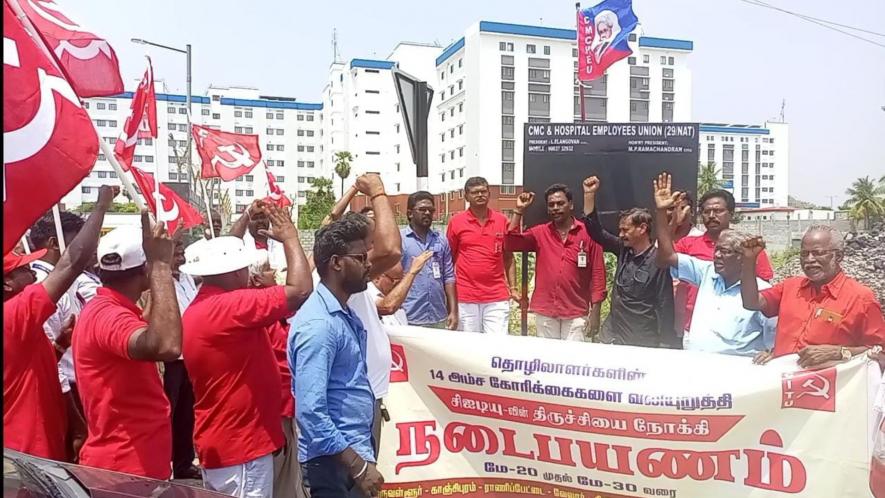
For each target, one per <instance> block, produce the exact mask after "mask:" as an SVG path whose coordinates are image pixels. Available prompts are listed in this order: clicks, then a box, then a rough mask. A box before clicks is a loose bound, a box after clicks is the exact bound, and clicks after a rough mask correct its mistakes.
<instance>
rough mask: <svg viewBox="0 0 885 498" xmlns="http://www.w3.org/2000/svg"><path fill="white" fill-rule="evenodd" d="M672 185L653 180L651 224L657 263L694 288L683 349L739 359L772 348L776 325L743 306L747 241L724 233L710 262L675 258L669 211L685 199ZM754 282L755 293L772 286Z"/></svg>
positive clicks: (673, 218)
mask: <svg viewBox="0 0 885 498" xmlns="http://www.w3.org/2000/svg"><path fill="white" fill-rule="evenodd" d="M670 186H671V179H670V175H669V174H667V173H662V174H661V175H660V176H658V179H657V180H655V193H654V194H655V195H654V197H655V205H656V207H657V212H656V215H655V216H656V219H655V222H656V225H657V226H658V227H660V228H659V229H658V230H657V237H658V252H657V258H656V263H657V265H658V267H660V268H670V273H671V274H672V275H673V278H677V279H679V280H682V281H686V282H688V283H690V284H692V285H695V286H697V287H698V294H697V296H698V297H697V304H696V305H695V310H694V313H695V316H696V319H695V320H693V321H692V323H691V329H690V333H689V334H686V336H685V339H684V343H683V348H684V349H689V350H694V351H707V352H710V353H721V354H731V355H738V356H755V355H756V354H758V353H760V352H762V351H766V350H769V349H771V346H772V344H773V341H774V328H775V324H776V320H774V319H771V318H768V317H766V316H765V315H763V314H762V313H761V312H760V311H754V310H747V309H744V307H743V303H742V301H741V285H742V281H741V262H742V259H741V255H742V250H741V244H742V243H743V241H745V240H747V239H749V238H750V237H749V236H748V235H746V234H743V233H741V232H738V231H735V230H723V231H722V233H721V234H719V237H718V238H717V240H716V245H715V248H714V249H713V261H704V260H702V259H699V258H696V257H693V256H689V255H687V254H680V253H677V252H676V249H675V247H674V245H673V233H674V230H673V229H674V228H676V227H675V224H676V222H677V220H678V219H679V216H669V215H668V213H667V211H668V210H670V209H672V208H673V207H674V206H676V205H677V204H679V202H680V200H681V198H682V197H683V196H684V195H685V194H684V193H680V192H675V193H674V192H672V191H671V189H670ZM687 207H688V206H682V207H681V209H686V208H687ZM668 223H669V226H668ZM753 280H754V283H755V284H756V286H757V287H758V288H761V289H767V288H768V287H771V286H770V285H769V284H768V283H767V282H765V281H764V280H762V279H760V278H758V277H755V276H754V277H753Z"/></svg>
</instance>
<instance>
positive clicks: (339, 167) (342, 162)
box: [335, 150, 353, 197]
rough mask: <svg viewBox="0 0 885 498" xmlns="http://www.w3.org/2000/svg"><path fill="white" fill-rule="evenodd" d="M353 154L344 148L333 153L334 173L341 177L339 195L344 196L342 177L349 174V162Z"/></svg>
mask: <svg viewBox="0 0 885 498" xmlns="http://www.w3.org/2000/svg"><path fill="white" fill-rule="evenodd" d="M351 161H353V156H351V155H350V152H347V151H346V150H344V151H341V152H336V153H335V174H336V175H338V177H339V178H341V197H344V179H345V178H347V177H348V176H350V162H351Z"/></svg>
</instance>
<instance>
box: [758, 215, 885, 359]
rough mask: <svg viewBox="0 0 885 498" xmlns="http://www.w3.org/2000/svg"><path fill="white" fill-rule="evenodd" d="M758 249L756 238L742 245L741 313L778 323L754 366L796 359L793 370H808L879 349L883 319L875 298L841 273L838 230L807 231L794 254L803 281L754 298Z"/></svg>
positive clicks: (842, 246) (883, 342) (795, 279)
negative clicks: (756, 314) (768, 346)
mask: <svg viewBox="0 0 885 498" xmlns="http://www.w3.org/2000/svg"><path fill="white" fill-rule="evenodd" d="M764 248H765V242H763V241H762V238H761V237H754V238H752V239H749V240H747V241H746V242H744V244H743V252H744V254H743V268H742V271H743V274H742V276H741V278H742V282H743V285H742V287H741V298H742V299H743V302H744V308H746V309H748V310H761V311H762V313H763V314H764V315H765V316H768V317H772V316H777V317H778V323H777V332H776V333H775V337H774V350H773V351H771V352H767V351H766V352H762V353H760V354H759V355H758V356H757V357H756V360H755V361H756V363H762V364H764V363H767V362H768V361H769V360H770V359H771V358H772V357H777V356H784V355H788V354H792V353H798V354H799V366H800V367H802V368H812V367H816V366H819V365H822V364H824V363H827V362H830V361H839V360H848V359H851V358H852V357H853V356H857V355H859V354H861V353H863V352H864V351H866V350H867V349H870V348H871V347H874V346H883V345H885V319H883V317H882V307H881V306H880V305H879V302H878V301H877V300H876V296H875V295H874V294H873V291H871V290H870V289H869V288H868V287H866V286H864V285H863V284H861V283H859V282H858V281H856V280H854V279H853V278H850V277H848V276H847V275H845V273H844V272H843V271H842V267H841V263H842V258H843V257H844V251H845V240H844V239H843V238H842V234H841V233H839V231H838V230H836V229H835V228H832V227H829V226H826V225H816V226H812V227H809V228H808V230H807V231H806V232H805V236H804V237H802V246H801V249H800V253H799V261H800V264H801V265H802V271H803V273H805V276H804V277H791V278H788V279H786V280H784V281H783V282H781V283H779V284H777V285H775V286H774V287H772V288H770V289H765V290H763V291H762V292H759V290H758V288H757V286H756V281H755V279H754V278H753V277H754V276H755V274H756V259H757V257H758V256H759V254H761V253H762V250H763V249H764Z"/></svg>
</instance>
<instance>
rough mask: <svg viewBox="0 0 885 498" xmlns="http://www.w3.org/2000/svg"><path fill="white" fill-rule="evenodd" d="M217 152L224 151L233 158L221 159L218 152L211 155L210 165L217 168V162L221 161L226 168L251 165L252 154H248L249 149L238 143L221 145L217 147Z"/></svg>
mask: <svg viewBox="0 0 885 498" xmlns="http://www.w3.org/2000/svg"><path fill="white" fill-rule="evenodd" d="M218 152H224V153H226V154H227V155H228V156H230V157H232V158H233V160H231V161H227V160H225V159H222V158H221V157H220V156H219V155H218V154H215V155H214V156H212V166H213V167H215V168H217V167H218V163H221V164H222V165H223V166H224V167H225V168H228V169H236V168H239V167H242V166H251V165H252V163H253V161H252V156H251V155H249V151H248V150H246V148H245V147H243V146H242V145H240V144H237V143H235V144H231V145H221V146H219V147H218Z"/></svg>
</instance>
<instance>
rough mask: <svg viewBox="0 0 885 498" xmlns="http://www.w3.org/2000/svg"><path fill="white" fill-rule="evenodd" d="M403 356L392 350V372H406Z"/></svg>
mask: <svg viewBox="0 0 885 498" xmlns="http://www.w3.org/2000/svg"><path fill="white" fill-rule="evenodd" d="M404 363H405V361H403V357H402V356H400V354H399V352H398V351H391V355H390V371H391V372H405V369H404V368H403V364H404Z"/></svg>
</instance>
